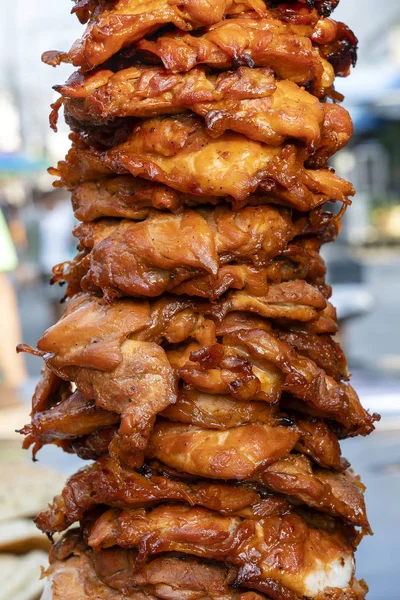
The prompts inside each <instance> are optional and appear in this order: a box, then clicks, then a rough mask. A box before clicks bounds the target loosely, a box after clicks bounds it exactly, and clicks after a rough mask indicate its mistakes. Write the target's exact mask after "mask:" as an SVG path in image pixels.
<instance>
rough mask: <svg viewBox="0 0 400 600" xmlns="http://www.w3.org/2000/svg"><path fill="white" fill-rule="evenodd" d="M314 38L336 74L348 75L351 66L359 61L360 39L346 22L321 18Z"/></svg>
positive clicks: (313, 35) (340, 75)
mask: <svg viewBox="0 0 400 600" xmlns="http://www.w3.org/2000/svg"><path fill="white" fill-rule="evenodd" d="M312 40H313V42H314V43H315V44H318V46H319V49H320V53H321V55H322V56H323V57H324V58H326V59H327V60H328V61H329V62H330V64H331V65H332V66H333V68H334V70H335V73H336V75H338V76H339V77H347V75H349V73H350V67H351V66H353V67H354V66H355V64H356V62H357V45H358V40H357V38H356V36H355V35H354V33H353V32H352V31H351V29H349V27H347V25H345V24H344V23H337V22H336V21H332V20H331V19H321V20H320V21H319V22H318V24H317V26H316V28H315V30H314V32H313V34H312Z"/></svg>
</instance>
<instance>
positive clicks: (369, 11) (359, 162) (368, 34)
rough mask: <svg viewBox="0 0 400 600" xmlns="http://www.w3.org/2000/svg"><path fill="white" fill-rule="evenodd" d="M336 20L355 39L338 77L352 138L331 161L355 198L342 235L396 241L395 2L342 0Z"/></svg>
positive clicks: (399, 87)
mask: <svg viewBox="0 0 400 600" xmlns="http://www.w3.org/2000/svg"><path fill="white" fill-rule="evenodd" d="M334 16H335V19H338V20H341V21H344V22H346V23H348V24H349V25H350V27H351V28H352V29H354V31H355V33H356V34H357V36H358V38H359V60H358V63H357V68H356V69H355V70H354V72H353V73H352V75H351V77H349V78H348V79H343V80H339V81H338V82H337V85H336V87H337V89H338V91H339V92H341V93H342V94H344V96H345V101H344V106H345V107H346V108H347V109H348V110H349V111H350V113H351V115H352V118H353V121H354V126H355V136H354V138H353V140H352V142H351V144H350V145H349V146H348V148H346V149H345V150H344V151H342V152H341V153H340V154H339V155H338V156H337V157H335V159H334V160H333V164H334V166H335V167H336V168H337V169H338V172H339V174H340V175H342V176H344V177H346V178H348V179H350V180H351V181H352V182H353V183H354V185H355V187H356V189H357V197H356V199H355V201H354V204H353V207H352V210H351V211H349V214H348V215H346V227H345V228H344V235H345V236H346V237H347V241H349V242H351V243H355V244H359V243H364V242H367V241H372V242H374V241H382V239H385V240H386V241H393V242H399V241H400V222H399V219H400V215H399V210H400V209H399V203H400V2H399V1H398V0H385V2H384V3H382V2H381V1H380V0H350V1H349V0H347V1H346V0H342V2H341V3H340V5H339V7H338V8H337V10H336V11H335V15H334Z"/></svg>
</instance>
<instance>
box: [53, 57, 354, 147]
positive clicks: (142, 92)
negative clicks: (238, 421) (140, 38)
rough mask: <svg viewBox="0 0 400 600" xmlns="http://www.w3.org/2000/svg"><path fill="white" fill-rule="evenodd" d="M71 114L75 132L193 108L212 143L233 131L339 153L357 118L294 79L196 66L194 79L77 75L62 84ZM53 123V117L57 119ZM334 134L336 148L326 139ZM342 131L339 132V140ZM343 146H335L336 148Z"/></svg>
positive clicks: (137, 72) (153, 71)
mask: <svg viewBox="0 0 400 600" xmlns="http://www.w3.org/2000/svg"><path fill="white" fill-rule="evenodd" d="M56 89H57V91H58V92H59V93H60V94H61V95H62V98H63V99H64V105H65V111H66V114H67V116H68V118H69V119H70V118H71V117H72V118H73V123H74V126H75V128H76V127H78V128H79V129H83V130H84V129H85V127H89V128H90V127H93V126H102V125H103V126H104V125H107V123H109V122H110V121H112V120H113V119H115V118H117V117H152V116H159V115H163V114H174V113H181V112H184V111H185V110H192V111H193V112H195V113H197V114H198V115H200V116H202V117H204V119H205V124H206V130H207V133H208V134H209V135H211V136H213V137H218V136H220V135H222V134H223V133H224V132H225V131H226V130H227V129H231V130H232V131H237V132H238V133H243V134H245V135H246V136H247V137H249V138H251V139H253V140H258V141H260V142H264V143H266V144H271V145H280V144H282V143H283V142H284V141H285V140H286V139H288V138H293V139H298V140H300V141H302V142H304V143H305V144H306V146H307V147H308V148H309V149H311V150H313V151H315V150H316V149H317V148H319V147H320V146H321V145H323V147H324V153H325V154H326V156H327V157H329V156H328V155H329V153H331V154H334V153H335V152H336V151H337V150H339V149H340V148H341V147H343V146H344V145H345V143H347V141H348V139H349V137H350V135H351V133H352V127H351V120H350V117H349V115H348V113H347V111H346V110H345V109H344V108H341V107H339V106H336V107H335V111H336V113H337V116H336V119H335V120H333V119H332V118H330V113H331V110H332V108H331V107H332V105H330V104H321V103H320V102H318V100H317V99H316V98H314V97H313V96H312V95H311V94H309V93H308V92H306V91H305V90H304V89H303V88H301V87H299V86H298V85H296V84H295V83H293V82H290V81H275V77H274V74H273V72H272V71H271V70H270V69H268V68H264V69H250V68H248V67H240V68H239V69H238V70H237V71H233V72H225V73H221V74H220V75H218V76H217V75H210V74H207V73H206V71H205V70H204V68H202V67H194V68H193V69H192V70H191V71H189V72H188V73H183V74H171V73H170V72H169V71H167V70H165V69H162V68H158V67H140V66H138V67H130V68H128V69H124V70H122V71H118V72H117V73H113V72H112V71H108V70H100V71H95V72H94V73H93V74H87V75H83V74H81V73H79V72H78V73H75V74H74V75H72V76H71V78H70V79H69V80H68V81H67V83H66V84H65V85H60V86H56ZM53 122H54V119H53ZM325 130H326V131H329V135H330V138H328V141H332V144H331V146H330V147H329V145H328V144H327V142H326V141H325V136H324V132H325ZM335 133H336V134H335ZM335 142H336V143H335Z"/></svg>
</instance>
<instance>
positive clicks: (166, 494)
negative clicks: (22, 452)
mask: <svg viewBox="0 0 400 600" xmlns="http://www.w3.org/2000/svg"><path fill="white" fill-rule="evenodd" d="M146 470H147V473H146V475H142V474H140V473H138V472H137V471H134V470H132V469H129V468H128V467H126V466H123V465H119V464H118V463H116V462H115V461H113V460H112V459H110V458H109V457H108V456H104V457H103V458H100V459H99V460H98V461H96V462H95V463H93V464H92V465H91V466H90V467H87V468H86V469H83V470H81V471H79V472H78V473H76V474H75V475H72V477H70V478H69V479H68V481H67V483H66V485H65V488H64V490H63V492H62V494H61V495H59V496H56V497H55V498H54V502H53V504H52V505H51V506H50V507H49V509H48V510H46V511H44V512H42V513H40V514H39V516H38V517H37V518H36V524H37V525H38V527H39V528H40V529H42V531H46V532H47V533H54V532H56V531H63V530H64V529H66V528H67V527H69V526H70V525H72V524H73V523H75V522H77V521H79V520H82V518H83V517H84V515H85V513H86V512H88V511H89V510H91V509H92V508H93V507H94V506H96V505H97V504H105V505H108V506H111V507H114V508H121V507H131V508H136V507H143V506H152V505H154V504H158V503H160V502H168V501H179V502H183V503H188V504H190V505H198V506H204V507H206V508H209V509H211V510H215V511H217V512H219V513H221V514H223V515H232V514H237V515H240V516H246V517H249V518H251V517H252V516H253V517H254V518H256V515H257V512H259V511H260V510H261V507H262V497H261V495H260V493H259V492H258V491H257V486H256V485H255V484H246V485H237V484H233V483H225V482H217V481H215V482H214V481H202V480H198V481H196V482H190V483H187V482H185V481H180V480H179V479H178V478H176V477H175V478H171V477H167V476H165V475H158V474H157V473H153V472H152V471H151V470H150V469H146ZM278 502H279V500H278Z"/></svg>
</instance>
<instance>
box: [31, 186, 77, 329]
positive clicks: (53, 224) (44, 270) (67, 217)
mask: <svg viewBox="0 0 400 600" xmlns="http://www.w3.org/2000/svg"><path fill="white" fill-rule="evenodd" d="M39 208H40V212H39V257H38V259H39V270H40V277H41V281H42V283H43V285H44V291H45V294H46V297H47V299H48V301H49V303H50V305H51V310H52V321H53V322H55V321H58V319H59V318H60V316H61V315H62V313H63V306H62V304H61V303H60V299H61V297H62V294H60V290H59V286H57V285H53V286H51V285H49V284H50V280H51V278H52V276H53V267H54V266H55V265H57V264H59V263H63V262H65V261H68V260H69V259H71V258H72V257H73V255H74V246H76V243H75V244H74V238H73V237H72V235H71V229H72V228H73V226H74V220H73V216H72V212H71V203H70V200H69V198H68V195H67V194H66V193H65V192H64V191H62V190H54V191H51V192H47V193H45V194H43V196H42V197H41V198H40V200H39Z"/></svg>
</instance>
